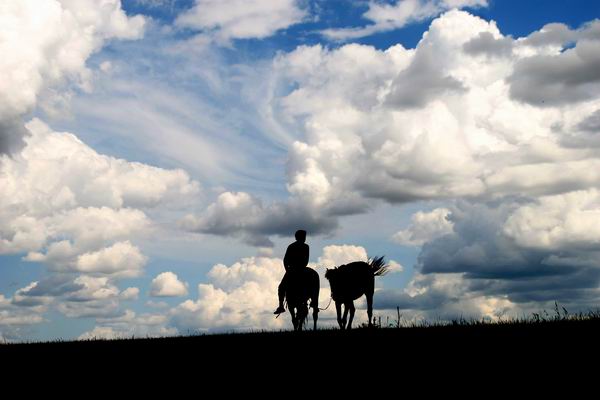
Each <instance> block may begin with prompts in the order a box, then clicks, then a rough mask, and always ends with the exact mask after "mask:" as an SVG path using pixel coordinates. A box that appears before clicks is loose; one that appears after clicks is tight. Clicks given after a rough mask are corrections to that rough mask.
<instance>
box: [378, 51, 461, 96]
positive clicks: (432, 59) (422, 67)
mask: <svg viewBox="0 0 600 400" xmlns="http://www.w3.org/2000/svg"><path fill="white" fill-rule="evenodd" d="M438 57H439V55H438V54H436V51H435V50H434V49H433V48H432V47H431V46H430V45H429V44H428V43H425V44H422V45H420V46H419V47H418V51H417V53H416V55H415V58H414V60H413V62H412V63H411V64H410V66H409V67H408V68H406V69H405V70H403V71H402V72H400V73H399V74H398V76H396V78H395V79H394V81H393V82H392V87H391V91H390V93H389V94H388V95H387V97H386V99H385V103H386V104H387V105H389V106H391V107H398V108H420V107H423V106H425V105H427V103H429V102H430V101H431V100H433V99H435V98H436V97H437V96H440V95H442V94H445V93H449V92H450V93H451V92H458V93H461V92H464V91H465V90H466V88H465V86H464V85H463V84H462V82H460V81H459V80H458V79H456V78H454V77H453V76H451V75H449V74H447V73H446V72H445V71H444V69H443V65H444V64H443V63H441V62H440V61H439V59H438Z"/></svg>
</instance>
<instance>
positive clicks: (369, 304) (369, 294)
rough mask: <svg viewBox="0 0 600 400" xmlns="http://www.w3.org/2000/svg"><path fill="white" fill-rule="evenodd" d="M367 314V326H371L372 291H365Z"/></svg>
mask: <svg viewBox="0 0 600 400" xmlns="http://www.w3.org/2000/svg"><path fill="white" fill-rule="evenodd" d="M367 316H368V317H369V328H370V327H372V326H373V322H372V321H373V293H367Z"/></svg>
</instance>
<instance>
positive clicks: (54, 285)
mask: <svg viewBox="0 0 600 400" xmlns="http://www.w3.org/2000/svg"><path fill="white" fill-rule="evenodd" d="M83 288H84V285H82V284H80V283H75V282H74V281H73V277H72V276H66V275H51V276H49V277H47V278H45V279H42V280H41V281H39V282H38V283H37V284H36V285H35V286H34V287H33V288H31V289H30V290H28V291H27V292H26V295H27V296H31V297H36V296H37V297H40V296H53V297H57V296H62V295H65V294H69V293H74V292H77V291H79V290H81V289H83Z"/></svg>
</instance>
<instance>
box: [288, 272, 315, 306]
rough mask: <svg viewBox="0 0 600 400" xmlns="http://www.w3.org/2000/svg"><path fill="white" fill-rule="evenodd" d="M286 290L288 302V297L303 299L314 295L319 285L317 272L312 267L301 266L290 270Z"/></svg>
mask: <svg viewBox="0 0 600 400" xmlns="http://www.w3.org/2000/svg"><path fill="white" fill-rule="evenodd" d="M290 278H291V279H290V284H289V287H288V290H287V297H288V302H289V301H290V299H293V300H296V299H299V300H301V301H304V300H306V299H308V298H310V297H313V296H314V293H315V291H317V292H318V291H319V288H320V286H321V284H320V280H319V274H318V273H317V271H315V270H314V269H312V268H309V267H303V268H300V269H298V270H296V271H293V272H292V275H291V276H290Z"/></svg>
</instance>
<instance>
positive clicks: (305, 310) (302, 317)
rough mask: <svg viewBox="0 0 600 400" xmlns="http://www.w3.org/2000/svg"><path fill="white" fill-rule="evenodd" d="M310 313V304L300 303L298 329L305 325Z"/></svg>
mask: <svg viewBox="0 0 600 400" xmlns="http://www.w3.org/2000/svg"><path fill="white" fill-rule="evenodd" d="M307 315H308V306H307V305H306V304H302V305H300V307H298V330H299V331H301V330H302V327H303V326H304V321H305V320H306V316H307Z"/></svg>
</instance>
